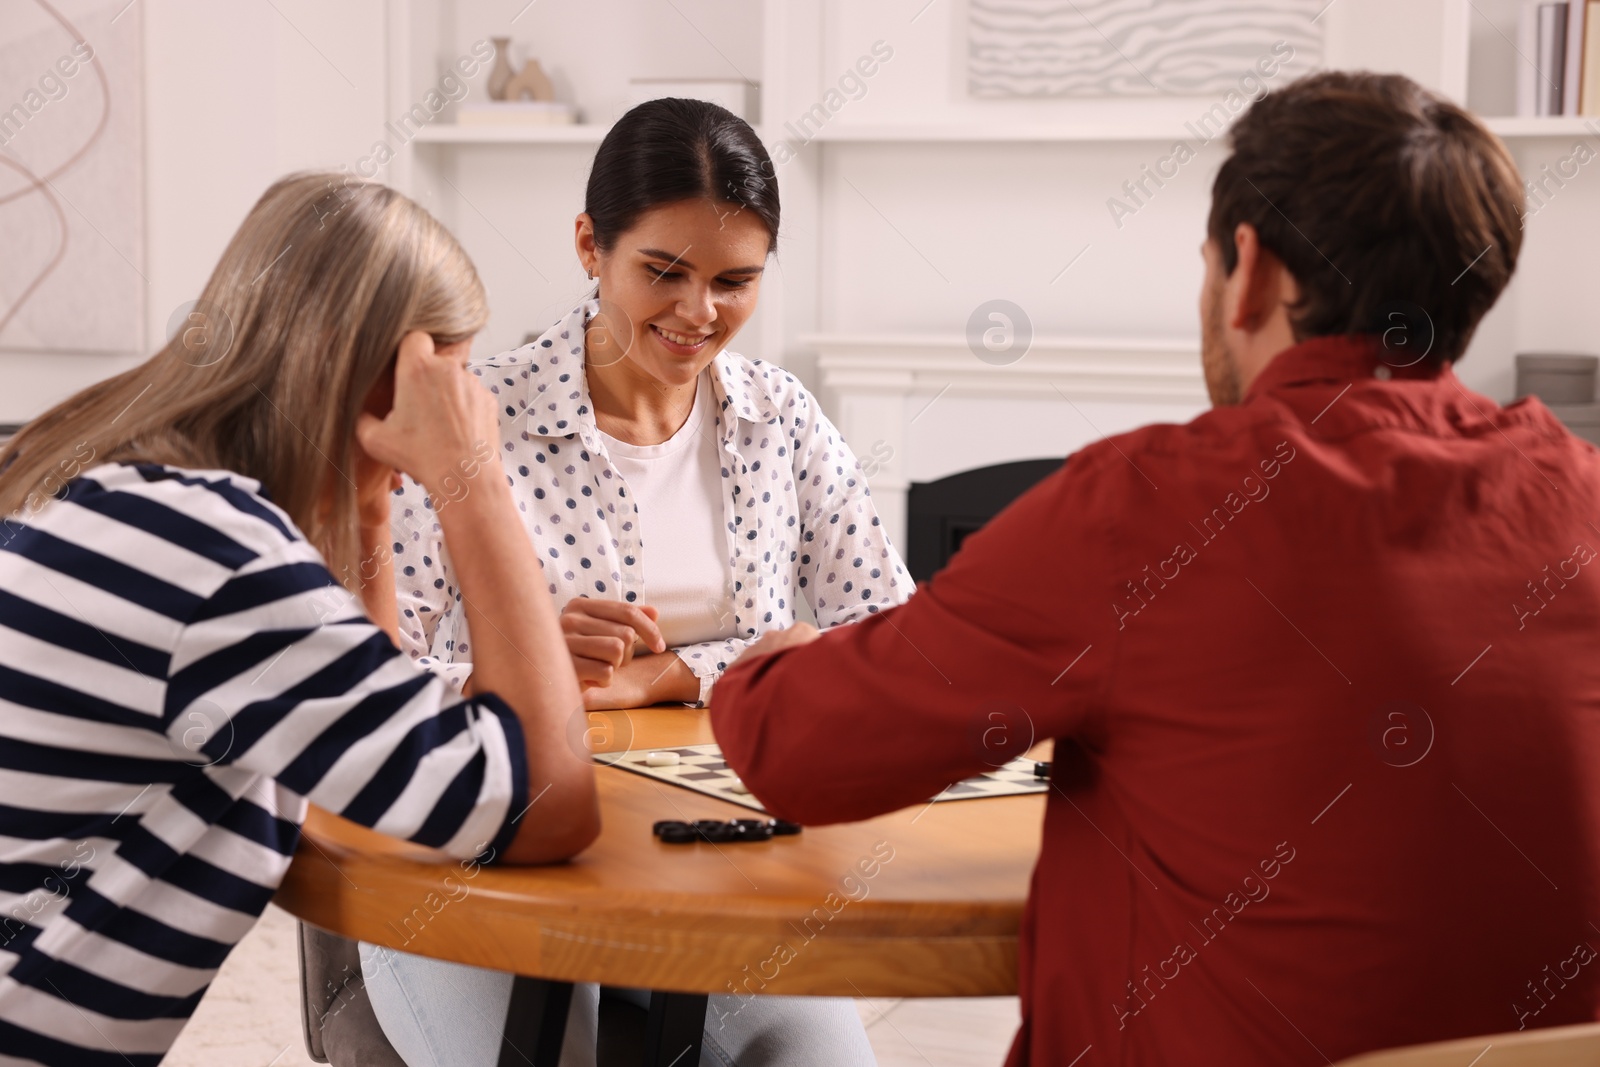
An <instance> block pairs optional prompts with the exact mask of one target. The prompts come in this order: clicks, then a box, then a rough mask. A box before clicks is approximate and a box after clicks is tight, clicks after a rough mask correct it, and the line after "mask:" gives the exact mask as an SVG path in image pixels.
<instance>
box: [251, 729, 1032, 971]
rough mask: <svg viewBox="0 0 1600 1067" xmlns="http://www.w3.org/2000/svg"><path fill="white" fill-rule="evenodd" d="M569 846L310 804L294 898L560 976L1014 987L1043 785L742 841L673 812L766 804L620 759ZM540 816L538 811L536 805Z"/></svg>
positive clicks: (441, 950)
mask: <svg viewBox="0 0 1600 1067" xmlns="http://www.w3.org/2000/svg"><path fill="white" fill-rule="evenodd" d="M589 718H590V723H591V729H590V738H591V743H593V744H594V745H595V747H596V748H597V749H599V750H600V751H602V752H604V751H620V750H622V749H641V748H650V749H657V748H667V747H673V746H677V745H685V744H697V743H704V742H709V741H711V740H713V738H712V735H711V728H710V723H709V721H708V718H707V715H706V712H705V711H703V710H697V709H687V708H667V707H658V708H645V709H638V710H633V711H621V712H597V713H591V714H590V717H589ZM596 774H597V777H598V782H599V793H600V806H601V817H602V820H603V823H602V825H603V829H602V831H601V835H600V838H599V840H598V841H596V842H595V844H593V845H592V846H590V848H589V849H588V850H587V851H585V852H584V853H582V854H581V855H580V856H578V857H577V858H576V859H574V860H572V861H571V862H569V863H565V864H560V865H556V866H548V867H491V866H482V865H478V864H474V863H471V862H470V861H469V862H465V863H463V862H458V861H454V860H451V859H449V858H448V857H444V856H442V855H441V854H440V853H437V852H434V851H432V850H430V849H426V848H423V847H420V846H416V845H411V844H408V843H406V842H402V841H398V840H395V839H393V838H389V837H385V836H383V835H381V834H377V833H374V832H372V831H370V830H366V829H364V828H362V827H359V826H356V825H354V824H353V823H349V822H346V821H344V820H342V819H339V818H337V817H334V816H332V815H329V814H327V813H325V812H322V811H319V810H317V809H312V812H311V814H310V817H309V818H308V819H307V820H306V823H305V831H304V837H303V840H302V843H301V845H300V849H299V851H298V853H297V854H296V856H295V859H294V863H293V865H292V866H291V867H290V868H289V872H288V875H287V876H286V877H285V879H284V881H283V884H282V887H281V888H280V889H279V891H278V896H277V903H278V904H279V905H281V906H282V907H283V908H285V909H287V910H288V911H289V912H291V913H293V914H294V915H296V916H298V917H299V918H301V919H302V920H304V921H305V922H308V923H311V924H313V925H315V926H319V927H322V928H323V929H325V930H329V931H332V932H334V933H337V934H342V935H344V936H345V937H349V938H355V939H359V940H362V941H368V942H371V943H374V944H379V945H386V946H389V947H391V948H395V949H399V950H401V951H404V952H410V953H417V954H421V955H426V956H433V957H437V958H440V959H446V960H454V961H457V962H460V963H468V964H474V965H476V966H480V967H488V968H492V969H494V970H499V971H507V972H511V973H515V974H520V975H527V976H532V977H536V978H542V979H552V980H556V981H560V982H598V983H601V984H604V985H614V986H627V987H634V988H649V989H653V990H668V991H673V992H676V993H689V994H698V995H704V994H734V995H739V996H750V995H755V994H788V995H797V994H799V995H804V994H811V995H829V996H847V997H961V996H995V995H1004V994H1011V993H1015V992H1016V987H1017V932H1018V928H1019V926H1020V923H1021V919H1022V909H1023V902H1024V900H1025V898H1026V896H1027V892H1028V882H1029V877H1030V875H1031V872H1032V869H1033V865H1034V859H1035V856H1036V854H1037V851H1038V847H1039V839H1040V830H1041V823H1042V820H1043V816H1044V796H1043V795H1033V796H1020V797H998V798H985V799H978V800H962V801H953V802H944V803H939V804H927V805H918V806H916V807H913V808H907V809H904V810H901V811H898V812H894V813H892V814H889V815H884V816H880V817H879V818H876V819H870V820H867V821H866V822H860V823H849V824H844V825H838V826H823V827H808V828H807V829H806V830H805V831H804V832H803V833H801V834H798V835H795V836H790V837H775V838H773V839H772V840H770V841H764V842H758V843H743V844H719V845H713V844H710V843H707V842H698V843H695V844H692V845H667V844H662V843H661V842H659V841H658V840H656V838H655V836H654V835H653V834H652V832H651V824H652V823H654V822H656V821H657V820H660V819H685V820H690V819H703V818H715V819H730V818H743V817H751V816H754V815H758V814H759V813H756V812H752V811H749V810H748V809H745V808H741V807H739V806H738V805H735V804H731V803H728V802H726V801H722V800H718V799H715V798H713V797H708V796H703V795H701V794H699V793H695V792H691V791H690V790H687V789H683V788H679V787H675V786H671V785H667V784H664V783H661V782H657V781H655V780H653V779H650V778H647V777H645V776H643V775H639V774H635V773H633V772H630V771H626V770H623V769H621V768H617V767H610V766H601V767H598V768H597V770H596ZM524 817H525V818H530V819H536V818H538V817H539V809H538V804H537V802H535V804H534V805H533V807H532V809H531V810H530V811H529V812H528V813H527V815H526V816H524Z"/></svg>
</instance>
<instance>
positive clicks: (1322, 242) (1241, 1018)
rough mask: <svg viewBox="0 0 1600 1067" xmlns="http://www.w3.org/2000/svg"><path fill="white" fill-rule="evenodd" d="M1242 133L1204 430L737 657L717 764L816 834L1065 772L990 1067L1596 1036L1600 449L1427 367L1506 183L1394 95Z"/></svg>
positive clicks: (1472, 280)
mask: <svg viewBox="0 0 1600 1067" xmlns="http://www.w3.org/2000/svg"><path fill="white" fill-rule="evenodd" d="M1231 141H1232V145H1233V154H1232V156H1231V157H1230V158H1229V159H1228V160H1227V161H1226V163H1224V165H1223V166H1222V168H1221V170H1220V172H1219V173H1218V175H1217V179H1216V184H1215V187H1214V190H1213V206H1212V212H1211V218H1210V224H1209V227H1208V236H1207V240H1206V242H1205V246H1204V256H1205V262H1206V277H1205V284H1204V290H1203V292H1202V295H1201V302H1200V304H1201V308H1200V310H1201V323H1202V334H1203V362H1204V367H1205V377H1206V382H1207V386H1208V388H1209V390H1210V393H1211V397H1212V400H1213V401H1214V403H1215V405H1216V406H1215V408H1214V410H1212V411H1210V412H1207V413H1206V414H1204V415H1202V416H1200V417H1199V418H1197V419H1195V420H1194V421H1193V422H1191V423H1189V424H1187V425H1184V426H1151V427H1147V428H1145V429H1142V430H1138V431H1135V432H1132V433H1127V434H1123V435H1120V436H1118V437H1116V438H1113V439H1109V440H1106V441H1102V442H1098V443H1096V444H1094V445H1091V446H1089V447H1087V448H1085V449H1083V450H1082V451H1080V452H1079V453H1077V454H1076V455H1074V456H1072V457H1071V459H1070V460H1069V461H1068V462H1067V464H1066V465H1065V466H1064V467H1063V468H1062V469H1061V470H1060V471H1059V472H1058V473H1056V474H1055V475H1053V476H1052V477H1050V478H1049V479H1047V480H1046V481H1045V482H1044V483H1042V484H1040V485H1039V486H1038V487H1036V488H1035V489H1034V490H1032V491H1031V492H1030V493H1028V494H1027V495H1026V496H1024V497H1023V498H1022V499H1021V500H1019V501H1018V502H1017V503H1016V504H1015V505H1014V506H1012V507H1011V508H1010V509H1008V510H1007V511H1006V512H1005V513H1003V514H1002V515H1000V516H999V517H998V518H996V519H995V520H994V521H993V522H991V523H990V524H989V525H988V526H987V527H986V528H985V529H983V530H982V531H980V532H979V533H977V534H975V535H973V536H971V537H970V538H968V539H967V541H966V542H965V545H964V546H963V548H962V549H961V551H960V553H959V554H958V555H957V556H956V557H955V558H954V559H953V560H952V561H951V563H950V565H949V567H947V568H946V569H945V570H944V571H943V572H941V573H940V574H938V575H937V576H936V577H935V578H934V579H933V580H932V581H931V582H929V583H927V585H925V586H924V587H923V588H922V589H921V590H920V591H919V592H918V593H917V595H916V596H914V597H912V598H911V600H910V602H909V603H907V604H906V605H904V606H901V607H897V608H893V609H890V610H887V611H884V612H881V613H879V614H878V615H876V616H875V617H873V618H870V619H868V620H867V621H865V622H862V623H860V624H858V625H856V626H852V627H843V628H840V629H838V630H836V631H834V632H831V633H829V634H827V635H825V636H823V637H821V638H820V639H816V637H815V634H814V633H810V632H806V631H804V630H799V631H789V632H786V633H785V634H782V635H778V636H773V637H770V638H768V639H767V640H765V641H763V642H762V643H761V644H759V645H757V646H756V648H755V649H754V650H753V652H752V654H750V655H749V657H748V659H747V660H746V661H744V662H741V663H740V664H739V665H738V666H737V667H736V668H735V669H734V670H732V671H730V672H729V673H728V674H727V675H726V676H725V677H724V679H723V680H722V683H721V685H720V686H719V687H718V690H717V693H716V695H715V698H714V700H713V705H712V712H711V714H712V719H713V723H714V725H715V727H716V732H717V736H718V738H719V739H720V740H721V742H722V745H723V750H724V753H725V754H726V757H727V760H728V762H729V763H730V764H731V765H732V766H733V767H734V768H736V769H737V770H738V771H739V773H740V775H741V777H742V778H743V779H744V781H745V783H746V784H747V785H749V787H750V788H751V789H752V790H753V791H754V792H755V794H756V795H757V796H759V797H760V798H761V799H762V801H763V802H764V803H765V804H766V805H767V806H768V808H769V809H770V810H771V811H772V812H773V813H775V814H778V815H781V816H784V817H786V818H790V819H799V820H802V821H808V822H814V823H816V822H831V821H842V820H848V819H860V818H864V817H867V816H870V815H874V814H877V813H880V812H884V811H888V810H892V809H894V808H898V807H902V806H905V805H908V804H911V803H915V802H918V801H922V800H925V799H926V798H928V797H929V796H932V795H933V794H935V793H937V792H938V791H939V790H940V789H942V788H943V787H944V786H945V785H947V784H949V783H950V782H953V781H956V780H958V779H960V778H963V777H966V776H968V775H971V774H974V773H976V772H981V771H983V770H985V769H986V767H987V766H992V765H995V764H997V763H999V762H1001V761H1003V760H1004V759H1005V758H1006V757H1008V756H1010V755H1015V754H1016V747H1015V746H1017V745H1023V744H1026V743H1027V741H1028V740H1029V739H1030V737H1031V736H1034V735H1037V736H1038V737H1052V738H1055V739H1056V757H1055V771H1054V776H1053V781H1052V782H1051V792H1050V798H1049V807H1048V814H1047V816H1046V821H1045V829H1044V840H1043V847H1042V851H1041V854H1040V858H1039V863H1038V868H1037V870H1036V872H1035V876H1034V882H1033V893H1032V896H1031V899H1030V901H1029V908H1028V913H1027V917H1026V921H1025V925H1024V929H1023V933H1022V946H1021V975H1020V984H1021V992H1022V1010H1023V1025H1022V1029H1021V1031H1020V1033H1019V1034H1018V1036H1017V1039H1016V1043H1015V1045H1014V1046H1013V1049H1012V1052H1011V1058H1010V1063H1011V1064H1014V1065H1022V1064H1041V1065H1043V1064H1053V1065H1064V1064H1067V1063H1072V1062H1079V1063H1080V1064H1081V1067H1093V1065H1094V1064H1107V1063H1116V1064H1168V1063H1184V1064H1197V1063H1198V1064H1212V1063H1214V1064H1228V1065H1237V1064H1246V1063H1273V1064H1292V1063H1303V1064H1308V1065H1309V1064H1321V1063H1324V1062H1329V1061H1331V1060H1334V1059H1338V1058H1340V1057H1343V1056H1348V1055H1351V1054H1353V1053H1358V1052H1361V1051H1364V1050H1368V1049H1373V1048H1380V1047H1386V1046H1395V1045H1403V1044H1407V1043H1412V1042H1420V1041H1427V1040H1433V1039H1439V1038H1446V1037H1452V1036H1460V1035H1468V1034H1481V1033H1492V1032H1498V1031H1505V1030H1515V1029H1518V1028H1522V1027H1532V1026H1549V1025H1553V1024H1558V1023H1569V1022H1576V1021H1580V1020H1591V1019H1594V1018H1595V1017H1596V1008H1597V1004H1600V966H1595V965H1592V961H1593V960H1594V959H1595V955H1596V953H1595V949H1594V947H1593V946H1596V945H1600V927H1596V926H1595V925H1591V924H1592V923H1596V922H1600V656H1597V655H1596V653H1595V643H1596V642H1595V639H1596V635H1597V633H1600V570H1597V569H1596V568H1594V567H1593V566H1591V564H1592V563H1593V561H1594V559H1595V547H1594V546H1597V545H1600V527H1597V525H1596V523H1597V521H1600V453H1597V452H1596V450H1595V449H1594V448H1593V447H1592V446H1589V445H1587V444H1584V443H1582V442H1580V441H1578V440H1577V439H1575V438H1574V437H1572V436H1571V435H1570V434H1568V433H1567V432H1566V431H1565V430H1564V429H1563V428H1562V427H1561V425H1560V424H1559V423H1558V422H1557V421H1556V420H1555V419H1554V418H1553V417H1552V416H1551V414H1550V413H1549V411H1548V410H1546V409H1545V408H1544V407H1543V406H1542V405H1541V404H1539V403H1538V402H1537V401H1525V402H1521V403H1518V404H1514V405H1512V406H1510V407H1506V408H1502V407H1500V406H1498V405H1497V404H1495V403H1494V402H1493V401H1491V400H1489V399H1488V398H1487V397H1483V396H1479V395H1476V394H1474V393H1472V392H1469V391H1468V390H1467V389H1465V388H1464V387H1463V386H1462V385H1461V383H1460V381H1459V380H1458V379H1457V378H1456V376H1455V374H1454V372H1453V371H1452V369H1451V364H1452V363H1453V361H1454V360H1456V359H1457V358H1458V357H1460V356H1461V354H1462V352H1463V351H1464V349H1465V347H1466V345H1467V342H1468V340H1469V339H1470V338H1471V336H1472V332H1473V329H1474V328H1475V327H1476V325H1477V323H1478V321H1479V320H1480V319H1481V318H1482V316H1483V315H1484V313H1485V312H1486V311H1487V310H1488V309H1489V307H1490V306H1491V305H1492V304H1493V303H1494V301H1495V299H1496V297H1497V296H1498V295H1499V293H1500V291H1501V290H1502V289H1503V288H1504V287H1505V285H1506V283H1507V281H1508V280H1509V279H1510V277H1511V273H1512V271H1513V269H1514V267H1515V263H1516V257H1517V252H1518V249H1519V246H1520V242H1521V232H1520V229H1519V218H1520V214H1521V208H1522V191H1521V188H1520V184H1519V180H1518V176H1517V173H1516V170H1515V168H1514V167H1513V165H1512V163H1511V160H1510V159H1509V158H1508V156H1507V154H1506V151H1505V149H1504V148H1503V146H1501V145H1500V143H1499V142H1498V141H1496V140H1495V139H1494V138H1493V137H1492V136H1491V135H1489V134H1488V133H1487V132H1486V131H1485V130H1484V129H1483V128H1482V127H1481V126H1480V125H1478V123H1477V122H1475V121H1474V120H1473V119H1472V118H1471V117H1470V116H1469V115H1467V114H1466V113H1465V112H1463V111H1462V110H1461V109H1460V108H1458V107H1456V106H1455V105H1453V104H1451V103H1449V102H1447V101H1445V100H1443V99H1441V98H1439V97H1437V96H1435V95H1433V94H1432V93H1429V92H1427V91H1425V90H1423V89H1421V88H1419V87H1418V86H1416V85H1415V84H1413V83H1412V82H1410V81H1408V80H1406V79H1404V78H1401V77H1395V76H1380V75H1373V74H1346V73H1326V74H1319V75H1316V76H1313V77H1309V78H1306V79H1303V80H1301V81H1299V82H1296V83H1295V84H1293V85H1291V86H1288V87H1286V88H1285V89H1283V90H1281V91H1279V92H1277V93H1274V94H1272V95H1270V96H1268V97H1266V98H1265V99H1263V100H1262V101H1260V102H1259V103H1257V104H1256V105H1255V106H1254V107H1253V108H1252V110H1251V111H1250V112H1248V113H1247V114H1245V115H1244V116H1242V117H1241V119H1240V120H1239V122H1238V123H1237V125H1236V126H1235V128H1234V130H1233V132H1232V135H1231ZM767 652H777V653H779V654H775V655H764V654H762V653H767ZM996 722H999V723H1001V724H1002V725H1009V726H1010V727H1012V729H1010V730H995V729H992V727H993V725H994V724H995V723H996ZM1001 739H1005V740H1008V741H1010V742H1013V743H1014V744H1000V745H999V746H997V748H991V747H988V746H989V744H990V743H991V742H994V741H998V740H1001ZM1076 1057H1082V1059H1081V1061H1080V1060H1076V1059H1075V1058H1076Z"/></svg>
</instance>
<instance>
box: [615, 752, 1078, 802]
mask: <svg viewBox="0 0 1600 1067" xmlns="http://www.w3.org/2000/svg"><path fill="white" fill-rule="evenodd" d="M652 757H654V758H652ZM674 757H676V758H675V759H674ZM595 759H596V760H597V761H598V762H600V763H604V764H608V765H610V766H614V767H621V768H623V769H624V770H629V771H633V772H634V773H635V774H642V775H644V776H645V777H647V778H654V779H656V780H657V781H660V782H670V783H672V784H673V785H679V786H682V787H683V788H685V789H692V790H694V791H695V792H696V793H704V794H705V795H706V796H709V797H716V798H717V799H718V800H726V801H729V802H731V803H734V804H738V805H740V806H742V807H746V808H749V809H751V810H752V811H760V812H765V811H766V809H765V808H763V807H762V806H761V802H760V801H759V800H757V799H756V798H755V797H753V796H751V795H750V792H749V790H748V789H746V788H745V786H744V783H743V782H741V781H739V776H738V775H737V774H735V773H734V772H733V769H732V768H731V767H729V766H728V765H727V763H725V762H724V761H723V759H722V748H721V747H720V746H718V745H715V744H711V745H679V746H677V747H675V748H649V749H646V748H640V749H630V750H628V751H626V752H605V753H596V754H595ZM1049 766H1050V765H1049V764H1048V763H1037V762H1035V761H1034V760H1031V759H1026V758H1023V759H1014V760H1012V761H1011V762H1010V763H1007V764H1005V765H1004V766H1001V767H996V768H995V769H994V770H992V771H988V772H986V773H984V774H980V775H978V776H977V777H975V778H967V779H965V780H963V781H960V782H957V783H955V784H954V785H952V786H950V787H949V788H948V789H946V790H945V791H944V792H942V793H940V794H939V795H938V796H936V797H934V798H933V800H935V801H945V800H975V799H977V798H979V797H1012V796H1023V795H1026V794H1029V793H1043V792H1045V791H1046V790H1048V789H1049V788H1050V780H1049Z"/></svg>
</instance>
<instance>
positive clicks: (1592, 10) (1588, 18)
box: [1578, 0, 1600, 115]
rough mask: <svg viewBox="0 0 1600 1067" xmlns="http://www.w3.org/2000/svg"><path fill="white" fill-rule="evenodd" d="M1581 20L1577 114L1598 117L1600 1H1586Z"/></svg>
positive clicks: (1599, 108)
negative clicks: (1580, 82) (1580, 71)
mask: <svg viewBox="0 0 1600 1067" xmlns="http://www.w3.org/2000/svg"><path fill="white" fill-rule="evenodd" d="M1586 6H1587V8H1588V12H1587V14H1585V15H1584V18H1583V58H1582V67H1581V70H1582V88H1581V90H1580V92H1579V96H1578V114H1580V115H1600V0H1588V4H1587V5H1586Z"/></svg>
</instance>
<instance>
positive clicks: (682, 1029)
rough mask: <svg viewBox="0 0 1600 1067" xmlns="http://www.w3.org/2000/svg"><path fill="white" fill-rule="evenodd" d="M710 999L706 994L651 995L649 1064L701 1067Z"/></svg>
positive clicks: (654, 1066) (650, 1066) (647, 1042)
mask: <svg viewBox="0 0 1600 1067" xmlns="http://www.w3.org/2000/svg"><path fill="white" fill-rule="evenodd" d="M707 999H708V998H707V997H706V996H705V995H704V994H703V993H651V994H650V1019H649V1021H648V1022H647V1023H646V1024H645V1044H644V1063H645V1067H700V1042H701V1041H702V1040H703V1039H704V1037H705V1032H706V1000H707Z"/></svg>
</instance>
